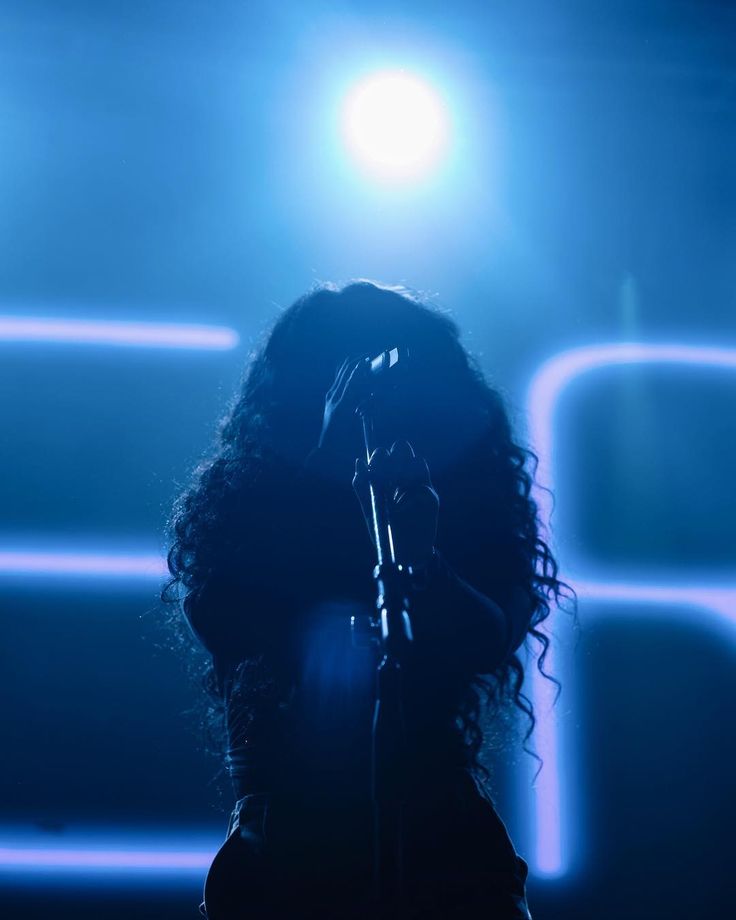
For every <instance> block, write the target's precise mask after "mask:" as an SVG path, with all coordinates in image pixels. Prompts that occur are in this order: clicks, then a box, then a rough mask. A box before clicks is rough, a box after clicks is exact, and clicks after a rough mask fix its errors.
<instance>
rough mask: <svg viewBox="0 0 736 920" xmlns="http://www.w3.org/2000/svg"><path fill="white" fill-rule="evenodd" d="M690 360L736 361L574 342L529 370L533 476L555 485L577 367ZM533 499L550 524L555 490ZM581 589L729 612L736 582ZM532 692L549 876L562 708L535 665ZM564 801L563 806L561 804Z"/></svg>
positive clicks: (542, 858) (542, 848)
mask: <svg viewBox="0 0 736 920" xmlns="http://www.w3.org/2000/svg"><path fill="white" fill-rule="evenodd" d="M642 363H645V364H661V365H666V364H670V365H683V364H685V365H689V366H696V367H716V368H724V369H730V370H733V369H736V349H732V348H710V347H699V346H690V345H665V344H662V345H647V344H641V343H615V344H607V345H596V346H587V347H583V348H576V349H572V350H570V351H567V352H563V353H562V354H560V355H556V356H555V357H553V358H551V359H550V360H549V361H547V362H546V363H545V364H543V365H542V367H541V368H540V369H539V370H538V371H537V373H536V374H535V375H534V377H533V379H532V381H531V384H530V386H529V391H528V395H527V415H528V418H529V424H530V441H531V443H532V446H533V447H534V450H535V451H536V453H537V455H538V457H539V466H538V469H537V477H536V478H537V482H538V484H539V485H541V486H546V487H547V488H549V489H550V490H553V487H554V476H553V469H554V461H555V442H554V437H553V429H554V423H555V411H556V409H557V407H558V403H559V400H560V397H561V395H562V393H563V391H564V390H565V389H566V388H567V387H568V386H569V385H570V383H572V381H573V380H576V379H577V378H578V377H580V376H581V375H582V374H584V373H586V372H588V371H592V370H596V369H600V368H604V367H610V366H612V365H625V364H642ZM535 499H536V501H537V505H538V508H539V516H540V520H541V521H542V522H543V524H545V525H548V523H549V520H550V516H551V513H552V496H551V495H550V494H549V493H547V492H545V491H542V490H541V489H539V488H537V489H536V490H535ZM575 585H576V587H579V588H580V589H581V596H582V595H585V596H588V597H592V598H596V599H598V600H609V601H619V602H625V603H634V602H641V603H674V604H678V605H686V606H693V605H697V606H700V607H702V608H704V609H708V610H710V611H712V612H715V613H716V614H717V615H719V616H720V617H725V618H726V619H727V620H728V621H729V622H731V621H732V620H733V619H734V606H733V598H734V594H735V593H736V589H731V588H730V587H726V588H720V589H718V588H712V587H708V586H703V587H695V586H686V587H681V588H677V587H672V586H662V585H646V584H643V585H642V584H640V585H633V584H618V583H614V582H595V581H580V582H578V581H576V582H575ZM555 657H556V649H555V645H554V644H552V645H550V648H549V652H548V656H547V660H546V666H547V670H548V671H551V672H555V671H556V667H555ZM531 680H532V690H531V692H532V699H533V701H534V705H535V707H536V708H537V710H538V712H539V715H540V721H539V725H538V728H537V732H536V744H537V749H538V752H539V754H540V756H541V757H542V758H543V760H544V762H545V766H544V769H543V770H542V772H541V773H540V775H539V778H538V779H537V783H536V787H535V815H534V819H535V841H536V843H535V869H536V872H537V874H539V875H543V876H549V877H555V876H560V875H563V874H564V873H565V872H566V871H567V869H568V864H569V846H568V847H567V849H568V852H566V850H565V847H566V846H567V841H568V828H569V825H570V807H569V802H568V801H567V798H568V797H567V796H566V794H565V790H564V789H563V784H562V772H561V768H562V766H563V764H562V761H561V755H562V753H563V752H562V751H561V745H560V738H561V732H560V725H559V713H558V711H557V710H555V709H554V708H553V702H554V690H555V688H554V686H553V685H552V684H551V683H550V682H549V681H545V680H544V679H543V678H542V677H541V676H540V675H539V673H538V671H537V670H536V669H534V670H533V671H532V678H531ZM563 804H564V808H563Z"/></svg>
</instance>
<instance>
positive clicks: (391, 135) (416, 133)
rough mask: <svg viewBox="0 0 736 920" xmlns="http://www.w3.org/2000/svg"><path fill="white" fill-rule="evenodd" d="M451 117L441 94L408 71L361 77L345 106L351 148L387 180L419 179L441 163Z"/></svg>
mask: <svg viewBox="0 0 736 920" xmlns="http://www.w3.org/2000/svg"><path fill="white" fill-rule="evenodd" d="M448 122H449V119H448V115H447V111H446V109H445V106H444V104H443V102H442V100H441V99H440V97H439V95H438V93H437V92H436V91H435V90H434V89H433V88H432V87H431V86H429V85H428V84H427V83H426V82H425V81H424V80H421V79H420V78H419V77H416V76H413V75H412V74H409V73H406V72H405V71H403V70H394V71H383V72H381V73H377V74H373V75H372V76H370V77H366V78H365V79H363V80H361V81H360V82H359V83H358V84H357V85H356V86H355V87H354V88H353V89H352V91H351V92H350V93H349V94H348V96H347V99H346V100H345V107H344V111H343V130H344V132H345V139H346V142H347V145H348V147H349V148H350V150H351V151H352V153H353V154H354V155H355V156H356V158H357V159H358V160H359V161H360V162H361V163H362V164H363V165H364V166H365V167H366V168H368V169H369V170H370V171H371V172H373V173H375V174H377V175H379V176H381V177H383V178H387V179H410V178H419V177H420V176H422V175H424V174H426V173H427V172H428V171H429V170H430V169H431V168H432V167H433V166H435V165H436V164H437V162H438V161H439V159H440V157H441V155H442V153H443V152H444V151H445V149H446V147H447V140H448V133H449V131H448V127H449V125H448Z"/></svg>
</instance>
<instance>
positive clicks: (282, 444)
mask: <svg viewBox="0 0 736 920" xmlns="http://www.w3.org/2000/svg"><path fill="white" fill-rule="evenodd" d="M395 344H402V345H406V346H408V347H409V349H410V351H411V355H412V358H411V361H412V368H413V375H414V377H413V380H414V384H413V385H414V387H415V389H414V390H413V391H412V392H411V393H410V394H409V395H408V396H407V399H408V400H409V403H408V404H407V405H406V406H402V407H400V412H399V413H398V414H397V418H396V422H395V428H392V422H391V421H390V420H389V421H388V422H387V425H386V428H385V431H384V432H383V434H384V435H385V437H386V440H385V441H384V443H390V441H389V440H388V439H389V438H390V437H391V436H392V435H393V434H397V435H398V436H401V437H405V438H407V439H408V440H409V441H410V442H411V443H412V445H413V446H414V448H415V450H416V452H417V454H419V455H421V456H423V457H425V459H426V460H427V461H428V463H429V467H430V470H431V472H432V479H433V483H434V485H435V488H436V489H437V492H438V493H439V495H440V500H441V508H440V522H439V532H438V538H437V546H438V550H439V551H440V552H441V553H442V555H443V556H444V558H445V559H446V560H447V561H448V563H449V564H450V565H451V566H452V567H453V569H454V570H455V571H456V572H457V573H458V574H460V575H461V576H462V578H463V579H465V580H466V581H467V582H468V583H469V584H471V585H473V586H474V587H475V588H477V589H478V590H479V591H481V592H483V593H485V594H486V595H488V596H489V597H491V598H493V599H494V600H495V601H496V602H497V603H498V604H499V605H500V606H501V607H502V608H504V604H505V603H508V602H509V600H510V598H511V597H512V595H513V596H514V597H518V596H519V594H520V593H521V594H522V595H523V597H524V598H525V602H524V603H523V604H522V605H521V610H522V611H523V614H518V615H519V616H523V617H524V620H523V622H521V623H519V624H516V626H517V627H518V628H517V630H516V632H517V635H520V636H524V635H526V636H527V637H532V638H533V639H535V640H536V641H537V643H538V644H539V649H540V652H539V655H538V659H537V666H538V668H539V670H540V671H541V672H542V673H543V674H544V673H545V672H544V670H543V666H544V659H545V654H546V651H547V648H548V645H549V639H548V638H547V636H546V635H545V633H544V632H543V631H542V630H540V628H539V627H540V625H541V624H542V622H543V621H544V620H545V619H546V618H547V617H548V615H549V612H550V607H551V604H552V603H553V602H559V601H560V599H561V596H566V595H567V593H568V586H567V585H565V584H564V583H563V582H561V581H560V580H558V577H557V575H558V566H557V562H556V560H555V558H554V556H553V554H552V552H551V551H550V548H549V546H548V545H547V543H546V542H545V541H544V539H543V538H542V536H541V533H540V526H539V522H538V518H537V507H536V504H535V502H534V500H533V498H532V497H531V489H532V484H533V474H534V469H535V466H536V458H535V457H534V455H533V454H532V453H531V452H530V451H528V450H526V449H524V448H523V447H521V446H520V445H519V444H517V443H516V442H515V441H514V439H513V436H512V431H511V425H510V421H509V417H508V414H507V412H506V410H505V408H504V404H503V400H502V397H501V395H500V394H499V393H498V392H497V390H495V389H494V388H493V387H491V386H490V385H489V384H488V382H487V381H486V379H485V377H484V375H483V373H482V371H481V369H480V367H479V366H478V364H477V363H476V361H475V360H474V359H473V358H472V357H471V356H470V355H469V354H468V352H467V351H466V350H465V348H464V347H463V346H462V344H461V343H460V339H459V331H458V328H457V326H456V324H455V323H454V322H453V321H452V320H451V319H450V317H449V316H448V315H447V314H446V313H445V312H444V311H442V310H440V309H439V308H438V307H436V306H434V305H433V304H431V303H430V302H428V301H426V300H423V299H421V298H420V297H418V296H416V295H414V294H412V293H410V292H409V291H407V290H406V289H403V288H389V287H384V286H379V285H377V284H374V283H372V282H367V281H360V282H355V283H351V284H349V285H347V286H344V287H342V288H338V287H335V286H332V285H323V286H320V287H318V288H317V289H315V290H313V291H311V292H310V293H308V294H306V295H305V296H304V297H302V298H300V299H299V300H298V301H297V302H296V303H295V304H293V305H292V306H291V307H290V308H288V309H286V310H284V311H283V312H282V313H281V315H280V316H279V317H278V319H277V320H276V322H275V324H274V325H273V326H272V328H271V329H270V332H269V333H268V334H267V336H266V337H265V340H264V341H263V342H262V343H261V345H260V347H258V348H257V349H256V351H255V352H254V354H253V355H252V356H251V360H250V362H249V366H248V368H247V370H246V374H245V377H244V380H243V384H242V387H241V390H240V392H239V394H238V395H237V397H236V398H235V400H234V402H233V403H232V406H231V407H230V409H229V411H228V412H227V414H226V416H225V418H224V419H223V420H222V422H221V423H220V426H219V430H218V436H217V439H216V444H215V448H214V452H213V453H212V454H211V456H209V457H208V458H207V459H206V460H205V461H204V462H203V463H202V464H201V465H200V466H199V468H198V469H197V471H196V473H195V476H194V480H193V482H192V484H191V486H190V487H189V488H188V489H187V490H186V491H185V492H184V493H183V494H182V495H181V496H180V498H179V499H178V501H177V503H176V505H175V508H174V513H173V516H172V521H171V529H172V538H173V539H172V543H171V548H170V551H169V554H168V565H169V571H170V573H171V578H170V579H169V581H168V582H167V584H166V585H165V587H164V589H163V598H164V600H165V601H166V602H168V603H170V604H172V605H173V607H174V608H175V611H176V613H177V615H178V616H179V619H180V620H181V617H180V611H183V613H184V615H185V617H186V622H188V624H189V626H190V627H191V629H192V631H193V632H194V635H195V636H196V637H197V638H198V639H199V640H200V642H201V643H202V644H203V645H204V646H205V648H206V649H207V650H208V651H209V652H210V653H211V655H212V661H213V662H214V664H212V663H210V664H208V666H207V670H206V680H207V685H208V687H209V689H210V691H211V692H212V694H213V696H214V697H215V698H221V697H222V693H223V681H222V674H223V673H225V672H226V671H227V669H228V667H229V668H230V670H231V671H232V669H233V668H234V667H236V665H237V663H238V661H240V662H241V663H242V661H243V660H251V661H261V660H263V658H264V656H266V657H268V655H269V651H271V650H272V649H273V648H274V646H275V644H276V643H277V641H278V636H279V635H283V633H284V632H285V631H286V630H288V629H289V628H290V625H292V624H293V622H295V621H294V620H293V617H294V616H295V610H297V609H298V608H299V606H300V605H303V604H304V602H305V600H307V599H316V598H318V597H319V596H320V591H322V590H323V585H324V584H325V581H326V580H327V581H328V582H329V584H330V587H331V589H332V590H334V591H335V593H336V594H338V595H339V594H341V593H342V594H343V595H345V596H353V597H355V596H356V594H360V595H361V596H364V597H365V598H366V599H367V600H370V598H371V593H372V591H373V586H372V580H371V576H370V572H371V557H370V549H371V548H370V545H369V541H368V539H367V535H366V533H365V530H364V526H363V521H362V519H361V518H360V514H359V513H358V512H357V506H356V503H355V501H354V499H352V498H350V497H348V494H349V492H350V480H349V478H348V480H347V483H343V482H337V481H335V482H322V483H320V484H316V483H312V484H311V485H310V488H309V489H305V488H304V487H303V483H302V482H301V481H300V480H299V470H300V468H301V466H302V464H303V462H304V459H305V457H306V456H307V454H308V453H309V452H310V450H311V449H312V448H313V447H314V446H315V444H316V442H317V438H318V435H319V431H320V426H321V422H322V410H323V407H324V394H325V392H326V390H327V389H328V387H329V385H330V384H331V382H332V379H333V377H334V373H335V369H336V367H338V366H339V364H340V363H341V361H342V360H343V359H344V358H345V357H346V356H349V355H360V354H365V353H370V352H375V353H378V352H380V351H383V350H384V349H385V348H387V347H392V346H393V345H395ZM423 407H426V408H424V411H423ZM407 409H408V410H409V411H407ZM412 409H413V411H411V410H412ZM450 434H451V436H450ZM356 436H357V435H356ZM358 447H359V442H356V451H357V449H358ZM337 535H339V539H336V537H337ZM284 573H288V577H285V574H284ZM264 597H265V598H268V610H267V611H264V610H263V609H261V608H262V599H263V598H264ZM509 606H512V605H509ZM516 608H517V609H518V608H519V605H518V604H517V605H516ZM290 617H291V618H292V619H290ZM523 678H524V666H523V664H522V661H521V659H520V657H519V655H518V654H516V653H514V654H513V655H511V657H509V658H508V659H507V660H505V661H503V662H502V663H501V664H500V665H499V666H498V667H497V669H496V670H495V671H494V672H493V673H490V674H483V675H475V678H474V679H473V680H472V682H470V683H469V684H468V686H467V687H466V688H465V690H464V693H463V698H462V701H461V704H460V707H459V711H458V712H457V714H456V720H457V727H458V728H459V730H460V731H461V733H462V737H463V739H464V744H465V745H466V748H467V750H468V751H469V753H470V756H471V761H472V763H473V764H474V765H475V766H476V767H477V768H479V769H481V770H482V769H483V767H482V766H481V764H480V761H479V755H480V751H481V748H482V746H483V742H484V729H483V725H484V720H483V718H482V716H483V713H484V712H490V713H492V714H494V713H498V712H499V711H500V710H501V709H503V708H504V707H505V704H507V703H509V702H513V703H514V704H515V705H516V707H518V708H519V709H521V710H522V712H523V713H525V714H526V716H527V717H528V720H529V721H528V730H527V732H526V735H525V742H526V740H528V738H529V736H530V735H531V733H532V731H533V728H534V714H533V710H532V705H531V702H530V700H529V699H528V698H527V697H526V696H525V695H524V693H523V691H522V682H523Z"/></svg>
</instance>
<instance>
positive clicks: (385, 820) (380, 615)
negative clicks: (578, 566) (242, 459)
mask: <svg viewBox="0 0 736 920" xmlns="http://www.w3.org/2000/svg"><path fill="white" fill-rule="evenodd" d="M357 413H358V415H360V418H361V421H362V424H363V439H364V441H365V451H366V459H367V460H370V457H371V454H372V452H373V448H374V444H373V404H372V401H371V399H370V397H369V398H368V399H367V400H365V401H364V402H363V403H362V404H361V405H360V406H358V409H357ZM368 485H369V489H370V504H371V516H372V526H373V536H374V543H375V548H376V559H377V564H376V566H375V568H374V570H373V577H374V579H375V582H376V594H377V597H376V611H377V616H376V617H375V618H372V619H370V620H369V621H368V624H367V630H366V626H365V624H363V626H362V628H363V631H364V633H366V632H367V633H370V634H371V635H369V636H366V635H363V636H361V634H360V630H361V624H360V622H358V619H357V618H355V617H353V620H352V627H353V639H354V641H355V642H356V644H359V645H360V644H363V645H365V644H368V643H370V644H377V645H378V646H379V647H380V661H379V664H378V667H377V670H376V702H375V708H374V712H373V735H372V800H373V843H374V869H375V882H376V893H377V896H378V903H379V909H380V908H382V907H384V906H386V905H389V904H392V903H397V902H398V899H399V897H400V895H401V892H402V885H403V862H404V852H403V850H404V846H403V844H404V841H403V818H404V798H405V788H406V782H407V779H408V777H407V776H406V768H407V758H406V726H405V722H404V706H403V692H402V677H403V672H402V664H403V662H404V661H405V658H406V654H407V651H408V649H409V647H410V645H411V643H412V630H411V619H410V616H409V597H408V595H409V588H410V586H409V580H408V574H409V573H408V572H407V570H406V567H405V566H402V565H401V564H399V563H397V562H396V556H395V553H394V544H393V536H392V533H391V522H390V520H389V513H388V496H387V495H386V494H385V490H384V489H382V488H380V487H378V486H377V485H376V484H375V483H373V482H370V481H369V484H368ZM366 638H367V640H368V641H367V642H366Z"/></svg>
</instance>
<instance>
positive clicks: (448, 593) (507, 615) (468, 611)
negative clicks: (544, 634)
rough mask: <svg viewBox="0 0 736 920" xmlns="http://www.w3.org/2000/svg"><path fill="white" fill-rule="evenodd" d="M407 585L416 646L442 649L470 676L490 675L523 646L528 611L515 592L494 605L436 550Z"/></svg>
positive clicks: (524, 598)
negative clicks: (410, 589) (427, 644)
mask: <svg viewBox="0 0 736 920" xmlns="http://www.w3.org/2000/svg"><path fill="white" fill-rule="evenodd" d="M413 583H414V591H413V594H412V601H413V611H412V613H413V616H412V625H413V629H414V634H415V637H416V639H417V641H418V642H422V641H427V642H431V643H432V644H433V645H440V646H444V648H445V649H446V652H447V655H448V656H452V657H453V658H455V659H456V660H457V663H458V664H462V665H463V666H464V667H466V668H468V669H469V670H471V671H472V672H473V673H476V674H488V673H491V672H492V671H494V670H495V669H496V668H498V667H499V666H501V665H502V664H503V663H504V662H505V661H506V660H507V659H508V658H509V657H510V656H511V655H512V654H513V653H514V652H515V651H516V649H517V648H518V647H519V646H520V645H521V643H522V642H523V641H524V637H525V635H526V633H527V631H528V629H529V624H530V621H531V617H532V613H533V606H532V604H531V603H530V600H529V599H528V598H527V596H526V594H525V592H523V591H522V590H521V589H520V588H517V589H514V590H510V591H508V592H507V597H506V598H504V601H503V604H501V603H498V602H496V601H495V600H493V599H492V598H490V597H488V595H486V594H484V593H482V592H481V591H479V590H478V589H477V588H474V587H473V586H472V585H471V584H469V583H468V582H467V581H465V579H463V578H461V577H460V575H458V574H457V572H455V571H454V569H453V568H452V567H451V566H450V565H449V563H448V562H447V560H446V559H445V558H444V557H443V556H442V554H441V553H439V552H437V551H435V553H434V555H433V557H432V559H431V560H430V562H429V564H428V565H427V566H426V568H425V569H424V570H423V571H421V570H420V571H418V572H417V573H416V575H415V578H414V579H413Z"/></svg>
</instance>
